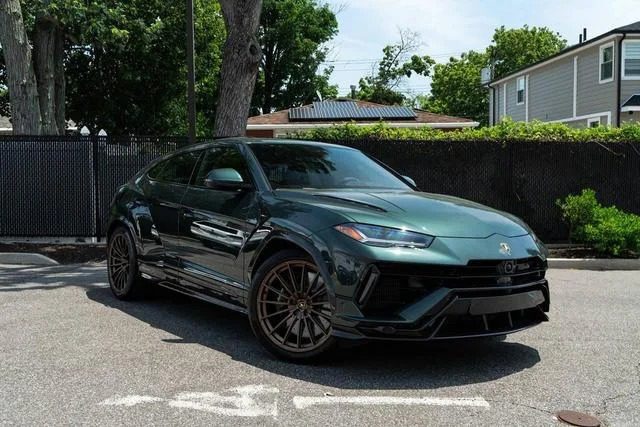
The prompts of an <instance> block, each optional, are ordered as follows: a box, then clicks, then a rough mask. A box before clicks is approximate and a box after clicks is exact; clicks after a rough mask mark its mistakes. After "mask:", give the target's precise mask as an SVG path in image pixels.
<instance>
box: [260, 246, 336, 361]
mask: <svg viewBox="0 0 640 427" xmlns="http://www.w3.org/2000/svg"><path fill="white" fill-rule="evenodd" d="M331 315H332V308H331V304H330V302H329V294H328V290H327V284H326V282H325V281H324V278H323V277H322V274H320V270H319V269H318V267H317V266H316V265H315V263H314V262H313V260H311V258H310V257H308V256H307V255H306V254H304V253H302V252H299V251H293V250H287V251H282V252H279V253H277V254H276V255H274V256H273V257H271V258H270V259H268V260H267V261H266V262H265V263H264V264H262V266H260V268H259V269H258V271H257V272H256V275H255V276H254V280H253V284H252V287H251V291H250V293H249V319H250V322H251V328H252V329H253V332H254V333H255V335H256V336H257V337H258V339H259V340H260V342H261V343H262V344H263V345H264V346H265V347H266V348H267V349H268V350H269V351H270V352H271V353H273V354H275V355H276V356H278V357H281V358H284V359H288V360H294V361H306V360H310V359H314V358H317V357H319V356H321V355H324V354H326V353H327V352H328V351H329V350H330V349H331V348H332V347H334V345H335V338H334V337H333V336H332V335H331Z"/></svg>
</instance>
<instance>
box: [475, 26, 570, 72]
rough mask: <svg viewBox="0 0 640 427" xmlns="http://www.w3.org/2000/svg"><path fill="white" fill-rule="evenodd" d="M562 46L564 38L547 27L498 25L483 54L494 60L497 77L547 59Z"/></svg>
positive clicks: (563, 46)
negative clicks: (485, 52)
mask: <svg viewBox="0 0 640 427" xmlns="http://www.w3.org/2000/svg"><path fill="white" fill-rule="evenodd" d="M566 46H567V41H566V40H565V39H563V38H562V36H561V35H560V34H559V33H557V32H555V31H552V30H550V29H549V28H547V27H531V28H529V26H528V25H525V26H524V27H522V28H511V29H506V28H505V27H504V26H502V27H500V28H496V30H495V32H494V33H493V39H492V41H491V45H489V47H488V48H487V54H488V55H489V60H490V61H492V62H493V63H494V68H493V77H494V78H500V77H502V76H505V75H507V74H509V73H511V72H513V71H516V70H518V69H520V68H523V67H526V66H527V65H530V64H533V63H534V62H537V61H540V60H541V59H544V58H547V57H549V56H551V55H553V54H555V53H557V52H559V51H560V50H562V49H564V48H565V47H566Z"/></svg>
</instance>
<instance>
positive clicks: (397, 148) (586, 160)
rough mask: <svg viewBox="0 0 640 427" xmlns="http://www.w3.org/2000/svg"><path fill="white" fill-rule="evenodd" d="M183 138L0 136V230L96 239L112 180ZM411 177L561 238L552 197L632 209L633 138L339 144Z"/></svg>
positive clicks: (636, 178) (636, 201) (639, 172)
mask: <svg viewBox="0 0 640 427" xmlns="http://www.w3.org/2000/svg"><path fill="white" fill-rule="evenodd" d="M186 143H187V140H186V138H180V137H179V138H169V137H77V136H74V137H13V136H4V137H0V236H15V237H34V236H43V237H44V236H56V237H63V236H66V237H76V236H82V237H91V236H96V237H101V236H103V235H104V231H105V228H104V226H105V221H106V220H107V215H108V207H109V203H110V201H111V198H112V197H113V194H114V193H115V191H116V189H117V188H118V186H120V185H122V184H123V183H124V182H126V181H127V180H128V179H129V178H130V177H131V176H133V175H134V174H135V173H136V171H138V170H139V169H140V168H142V167H143V166H144V165H146V164H147V163H148V162H150V161H151V160H153V159H154V158H156V157H157V156H159V155H162V154H164V153H167V152H170V151H173V150H175V149H176V148H177V147H179V146H181V145H184V144H186ZM343 144H344V145H348V146H351V147H354V148H358V149H361V150H363V151H365V152H367V153H369V154H371V155H373V156H375V157H377V158H379V159H380V160H382V161H383V162H385V163H387V164H389V165H390V166H392V167H393V168H394V169H396V170H398V171H399V172H401V173H402V174H405V175H409V176H411V177H412V178H413V179H415V180H416V182H417V183H418V186H419V187H420V188H421V189H423V190H424V191H428V192H433V193H444V194H451V195H455V196H459V197H463V198H466V199H470V200H474V201H477V202H480V203H483V204H486V205H488V206H492V207H495V208H498V209H502V210H505V211H509V212H512V213H514V214H516V215H518V216H520V217H522V218H523V219H524V220H525V221H527V222H528V223H529V225H531V227H532V228H533V229H534V230H535V231H536V232H537V233H538V234H539V235H540V237H541V238H543V239H544V240H547V241H563V240H566V239H567V228H566V226H565V225H564V224H563V222H562V220H561V215H560V210H559V208H558V207H557V206H556V203H555V201H556V200H557V199H558V198H562V197H565V196H566V195H567V194H570V193H577V192H579V191H580V190H582V189H583V188H587V187H589V188H593V189H595V190H596V191H597V193H598V197H599V199H600V200H601V201H602V202H603V203H605V204H615V205H616V206H618V207H620V208H622V209H624V210H627V211H630V212H634V213H639V214H640V144H636V143H609V144H600V143H596V142H589V143H575V142H510V143H504V144H501V143H496V142H484V141H472V142H459V141H434V142H424V141H379V140H358V141H348V142H344V143H343Z"/></svg>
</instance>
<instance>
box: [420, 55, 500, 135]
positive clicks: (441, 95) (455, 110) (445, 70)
mask: <svg viewBox="0 0 640 427" xmlns="http://www.w3.org/2000/svg"><path fill="white" fill-rule="evenodd" d="M488 58H489V56H488V55H487V54H486V53H478V52H474V51H469V52H467V53H463V54H462V56H461V57H460V58H450V59H449V62H447V63H446V64H436V65H435V66H434V68H433V77H432V80H431V96H430V97H429V98H428V100H427V101H426V102H424V103H423V104H422V105H421V107H422V108H425V109H427V110H429V111H431V112H433V113H438V114H448V115H452V116H459V117H467V118H471V119H474V120H477V121H479V122H480V123H481V124H487V122H488V111H489V110H488V109H489V100H488V97H487V89H486V88H485V87H484V86H482V85H481V84H480V71H481V70H482V69H483V68H484V67H486V66H487V65H488V63H489V61H488Z"/></svg>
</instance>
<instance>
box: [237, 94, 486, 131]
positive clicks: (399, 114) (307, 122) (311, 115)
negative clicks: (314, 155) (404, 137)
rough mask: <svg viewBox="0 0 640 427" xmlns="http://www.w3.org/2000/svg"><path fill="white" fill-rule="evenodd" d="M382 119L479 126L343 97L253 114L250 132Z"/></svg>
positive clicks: (393, 123) (396, 123) (412, 124)
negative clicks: (268, 112)
mask: <svg viewBox="0 0 640 427" xmlns="http://www.w3.org/2000/svg"><path fill="white" fill-rule="evenodd" d="M380 120H383V121H384V122H385V124H386V125H387V126H390V127H394V128H419V127H425V126H427V127H432V128H436V129H447V130H451V129H462V128H468V127H476V126H478V122H474V121H473V120H469V119H463V118H459V117H452V116H444V115H440V114H433V113H430V112H428V111H423V110H419V109H415V108H410V107H403V106H397V105H381V104H375V103H373V102H366V101H358V100H354V99H350V98H343V99H333V100H326V101H319V102H314V103H313V104H309V105H303V106H301V107H295V108H290V109H287V110H281V111H276V112H275V113H271V114H263V115H260V116H254V117H249V121H248V125H247V136H254V137H261V138H274V137H280V136H285V135H288V134H291V133H295V132H300V131H304V130H308V129H313V128H320V127H330V126H334V125H337V124H342V123H347V122H353V123H355V125H356V126H364V125H371V124H374V123H378V122H379V121H380Z"/></svg>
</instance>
